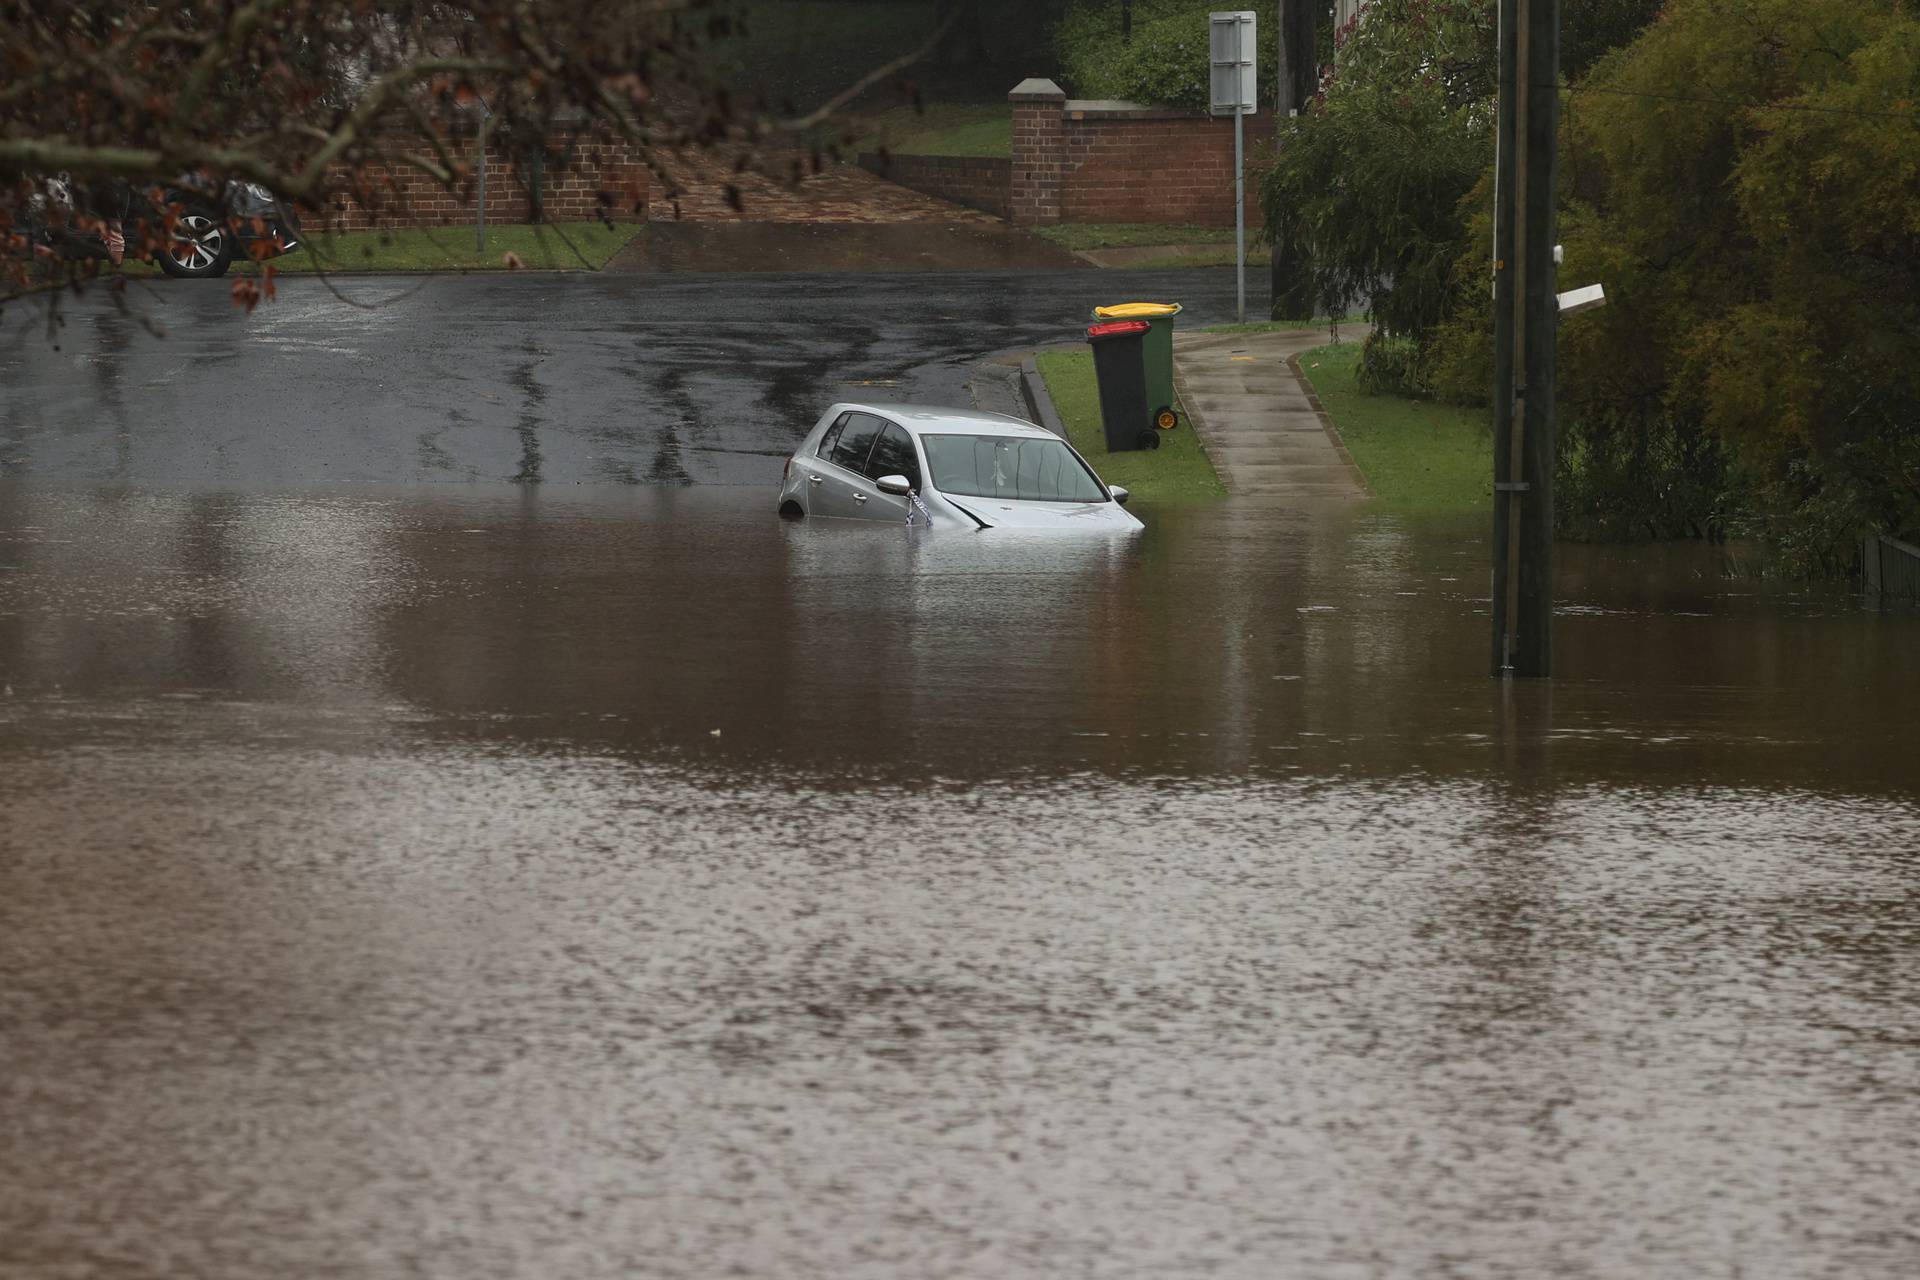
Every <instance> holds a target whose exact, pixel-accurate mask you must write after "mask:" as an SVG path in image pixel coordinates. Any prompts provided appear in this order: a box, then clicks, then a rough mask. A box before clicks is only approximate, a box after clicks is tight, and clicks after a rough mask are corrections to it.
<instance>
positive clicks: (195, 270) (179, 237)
mask: <svg viewBox="0 0 1920 1280" xmlns="http://www.w3.org/2000/svg"><path fill="white" fill-rule="evenodd" d="M159 258H160V269H161V270H162V271H164V272H166V273H167V274H168V275H170V276H175V277H178V278H181V279H207V278H211V277H213V276H223V275H225V274H227V268H228V266H230V265H232V263H233V236H232V235H231V234H230V233H229V232H228V231H227V228H226V227H225V226H223V225H221V223H220V221H219V220H218V219H217V218H215V217H214V216H213V215H212V214H211V213H209V212H207V210H205V209H189V210H187V211H186V212H185V213H183V214H181V215H180V219H179V221H177V222H175V223H174V224H173V236H172V238H171V239H170V240H169V241H168V243H167V245H166V247H165V248H163V249H162V250H161V251H160V255H159Z"/></svg>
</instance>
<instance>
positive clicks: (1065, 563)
mask: <svg viewBox="0 0 1920 1280" xmlns="http://www.w3.org/2000/svg"><path fill="white" fill-rule="evenodd" d="M0 484H5V482H0ZM1140 514H1141V515H1142V518H1143V519H1144V520H1146V522H1147V525H1148V528H1147V531H1146V533H1145V534H1144V535H1141V536H1139V537H1136V538H1121V539H1116V540H1106V539H1098V540H1092V541H1045V540H1033V539H1021V538H1017V537H1005V536H998V535H994V534H984V535H969V536H959V535H945V534H913V533H909V532H907V531H905V530H901V529H898V528H894V527H890V526H885V527H874V528H859V527H830V526H825V525H822V524H820V523H812V524H807V523H783V522H780V521H778V520H776V519H775V518H774V517H773V515H772V512H771V493H770V491H769V490H766V489H762V488H758V487H740V488H724V487H685V488H670V487H654V488H647V487H638V488H636V487H618V488H616V487H605V488H596V487H593V486H591V485H582V486H578V487H574V486H569V487H567V488H565V489H564V490H561V489H558V488H556V487H554V486H546V487H539V486H526V487H519V488H515V487H510V486H486V485H475V486H462V487H459V488H439V489H433V490H426V489H398V490H376V489H370V488H368V489H355V490H351V491H344V490H337V489H336V490H332V491H318V490H313V491H291V492H283V493H279V494H275V495H264V494H255V495H252V496H238V495H235V494H232V493H225V492H219V491H212V492H201V493H185V494H180V495H163V494H153V493H148V492H144V491H140V490H135V489H58V488H51V487H33V486H28V485H26V484H24V483H12V484H6V487H4V488H0V674H4V680H5V684H4V688H3V689H0V1063H3V1064H4V1070H0V1135H4V1149H5V1152H6V1158H5V1159H4V1160H0V1277H4V1278H5V1280H25V1278H27V1277H32V1278H33V1280H40V1278H42V1277H61V1278H64V1277H70V1276H88V1277H91V1276H115V1277H119V1276H126V1277H148V1276H153V1277H169V1278H170V1277H184V1276H194V1277H205V1278H216V1277H217V1278H222V1280H225V1278H232V1280H256V1278H257V1277H262V1276H301V1277H317V1276H340V1277H376V1276H377V1277H389V1276H392V1277H398V1276H426V1277H449V1278H455V1277H458V1278H460V1280H481V1278H490V1277H526V1276H553V1277H569V1278H588V1277H609V1278H611V1277H631V1276H650V1277H652V1276H658V1277H713V1276H729V1275H734V1276H754V1277H762V1276H764V1277H782V1278H787V1277H792V1278H813V1277H819V1278H822V1280H825V1278H827V1277H833V1278H836V1280H838V1278H844V1277H873V1278H875V1280H880V1278H886V1277H999V1276H1021V1277H1066V1276H1101V1277H1106V1276H1129V1277H1143V1278H1145V1277H1155V1278H1158V1277H1169V1278H1177V1277H1188V1276H1206V1277H1234V1278H1245V1280H1268V1278H1272V1277H1286V1278H1292V1277H1300V1278H1303V1280H1325V1278H1333V1280H1346V1278H1355V1280H1358V1278H1361V1277H1367V1278H1371V1277H1383V1278H1384V1277H1408V1276H1420V1277H1426V1276H1435V1277H1439V1276H1461V1277H1498V1278H1507V1277H1511V1278H1513V1280H1521V1278H1525V1277H1542V1276H1553V1277H1579V1278H1586V1277H1593V1278H1602V1277H1605V1278H1613V1277H1632V1278H1635V1280H1639V1278H1643V1277H1675V1278H1676V1280H1680V1278H1684V1280H1696V1278H1704V1277H1726V1278H1727V1280H1734V1278H1735V1277H1738V1278H1740V1280H1756V1278H1761V1277H1767V1278H1778V1280H1823V1278H1833V1280H1841V1278H1845V1280H1855V1278H1862V1277H1865V1278H1872V1280H1880V1278H1886V1280H1892V1278H1894V1277H1905V1276H1911V1275H1912V1274H1913V1273H1914V1270H1915V1265H1916V1262H1915V1260H1916V1258H1920V1227H1916V1224H1915V1219H1914V1215H1913V1188H1914V1187H1915V1185H1916V1184H1920V1014H1916V1012H1915V1011H1916V1009H1920V759H1917V758H1916V752H1915V750H1914V745H1913V744H1914V737H1915V734H1914V712H1915V709H1916V708H1920V666H1916V664H1915V662H1914V661H1913V655H1914V653H1915V651H1916V645H1917V644H1920V619H1916V618H1914V617H1912V616H1907V617H1878V616H1875V615H1872V614H1868V613H1865V612H1863V611H1862V610H1861V609H1860V608H1859V606H1858V603H1857V601H1856V600H1855V599H1853V598H1852V597H1849V596H1848V595H1846V594H1845V593H1844V592H1840V591H1834V590H1830V589H1827V588H1802V587H1783V586H1780V585H1777V584H1773V583H1769V582H1763V581H1758V580H1749V579H1743V578H1737V577H1727V576H1726V575H1725V574H1724V573H1723V572H1722V564H1721V561H1720V558H1719V556H1718V555H1717V554H1716V553H1715V552H1713V551H1712V550H1710V549H1708V548H1703V547H1684V548H1651V549H1647V548H1640V549H1621V548H1582V547H1567V548H1563V559H1562V573H1563V576H1562V588H1561V598H1562V601H1563V608H1562V612H1561V614H1560V616H1559V621H1558V630H1557V633H1556V651H1557V652H1556V658H1557V664H1558V668H1559V671H1560V676H1559V678H1557V679H1556V680H1555V681H1554V682H1553V683H1552V684H1551V686H1548V685H1544V684H1539V685H1534V684H1524V685H1521V686H1517V687H1512V688H1509V689H1503V687H1502V686H1501V685H1500V684H1499V683H1496V682H1493V681H1490V680H1488V679H1487V678H1486V676H1485V675H1484V674H1483V671H1484V666H1485V661H1486V658H1485V654H1486V648H1487V630H1488V623H1487V614H1486V605H1485V600H1484V597H1485V594H1486V590H1487V571H1486V550H1485V541H1486V539H1485V530H1484V529H1483V528H1482V527H1481V522H1479V521H1474V522H1471V523H1469V524H1465V525H1462V524H1458V523H1449V522H1439V523H1431V524H1427V523H1410V522H1408V521H1405V520H1401V519H1397V518H1395V517H1392V516H1388V515H1383V514H1380V513H1378V512H1376V511H1372V510H1370V509H1365V508H1362V509H1359V510H1346V511H1338V512H1332V513H1319V514H1316V513H1311V512H1304V513H1303V512H1292V511H1285V510H1276V509H1273V508H1270V507H1263V506H1260V505H1257V504H1248V503H1239V502H1228V503H1224V504H1221V505H1218V506H1213V507H1207V508H1200V509H1171V510H1159V511H1156V510H1153V509H1152V508H1145V509H1142V510H1141V512H1140Z"/></svg>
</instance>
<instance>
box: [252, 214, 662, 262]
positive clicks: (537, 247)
mask: <svg viewBox="0 0 1920 1280" xmlns="http://www.w3.org/2000/svg"><path fill="white" fill-rule="evenodd" d="M638 230H640V225H639V224H638V223H632V222H625V223H620V222H617V223H615V224H614V225H613V226H612V227H605V226H602V225H601V224H600V223H598V222H569V223H564V224H560V225H550V224H527V223H518V224H513V223H508V224H500V225H490V226H488V227H487V247H486V248H485V249H484V250H481V249H476V248H475V247H474V240H473V225H472V224H471V223H467V224H464V225H455V226H448V227H407V228H401V229H396V230H390V231H340V232H335V233H334V234H333V235H330V236H328V235H316V236H313V237H311V238H309V239H307V240H305V241H302V242H301V247H300V248H298V249H295V250H294V251H293V252H292V253H289V254H287V255H286V256H285V257H283V258H277V259H275V260H274V266H276V267H278V268H279V269H280V270H281V271H283V272H285V273H287V274H288V275H293V274H297V273H304V272H313V271H317V270H319V269H321V268H322V267H324V268H325V269H326V270H328V271H501V270H506V269H507V267H506V255H507V254H509V253H511V254H513V255H514V256H516V257H517V258H519V259H520V264H521V266H523V267H526V268H528V269H530V270H553V269H560V270H571V271H598V270H599V269H600V268H601V267H603V266H605V265H606V264H607V259H609V258H611V257H612V256H613V255H614V254H615V253H616V252H618V251H619V249H620V247H621V246H622V245H624V244H626V242H627V241H628V240H631V239H632V238H633V235H634V233H635V232H636V231H638Z"/></svg>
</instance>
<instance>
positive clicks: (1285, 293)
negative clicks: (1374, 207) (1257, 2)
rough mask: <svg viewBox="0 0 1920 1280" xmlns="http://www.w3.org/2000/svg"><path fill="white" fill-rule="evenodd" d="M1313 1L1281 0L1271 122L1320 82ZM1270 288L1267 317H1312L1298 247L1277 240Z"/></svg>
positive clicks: (1299, 105) (1301, 105) (1294, 109)
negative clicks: (1276, 78)
mask: <svg viewBox="0 0 1920 1280" xmlns="http://www.w3.org/2000/svg"><path fill="white" fill-rule="evenodd" d="M1319 8H1320V5H1319V4H1318V3H1317V0H1280V21H1279V23H1278V24H1276V25H1278V26H1279V28H1280V48H1279V54H1280V66H1279V76H1278V80H1279V92H1278V93H1277V94H1276V95H1275V98H1276V106H1277V108H1278V110H1277V114H1276V117H1275V119H1276V123H1280V124H1282V125H1284V122H1285V121H1286V119H1287V117H1289V116H1293V115H1298V114H1299V113H1301V112H1303V111H1305V110H1306V109H1307V104H1308V103H1309V102H1311V101H1313V95H1314V93H1315V91H1316V90H1317V89H1318V88H1319V85H1320V66H1319V61H1318V52H1317V50H1316V49H1315V48H1314V27H1315V25H1316V24H1315V18H1316V17H1317V16H1318V10H1319ZM1269 271H1270V273H1271V281H1272V285H1273V287H1272V290H1271V292H1270V293H1269V294H1268V296H1269V297H1270V298H1271V299H1272V318H1273V319H1275V320H1311V319H1313V304H1314V301H1315V299H1314V296H1313V290H1312V289H1310V288H1309V287H1308V286H1307V279H1306V277H1307V259H1306V255H1305V254H1304V253H1302V252H1301V251H1300V249H1299V248H1298V247H1297V246H1282V245H1281V244H1279V243H1278V241H1277V240H1276V242H1275V244H1274V246H1273V258H1272V260H1271V265H1270V266H1269Z"/></svg>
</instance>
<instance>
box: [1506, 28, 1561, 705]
mask: <svg viewBox="0 0 1920 1280" xmlns="http://www.w3.org/2000/svg"><path fill="white" fill-rule="evenodd" d="M1559 124H1560V0H1500V113H1499V125H1498V135H1499V152H1498V158H1497V159H1496V161H1495V165H1494V182H1495V210H1494V242H1493V342H1494V357H1493V380H1494V385H1493V652H1492V669H1493V674H1494V675H1496V676H1548V675H1551V674H1553V470H1554V454H1555V450H1556V448H1557V440H1556V434H1557V433H1556V429H1555V424H1554V381H1555V372H1556V367H1555V351H1554V347H1555V337H1556V331H1557V328H1558V324H1559V315H1560V310H1561V307H1562V305H1563V301H1562V299H1560V298H1559V297H1558V295H1557V294H1556V293H1555V290H1554V278H1555V276H1554V267H1555V261H1554V259H1555V252H1554V217H1555V210H1554V181H1555V178H1556V176H1557V174H1556V170H1557V168H1558V164H1559V160H1558V156H1557V155H1556V147H1555V141H1556V137H1557V133H1558V129H1559ZM1570 298H1571V295H1570Z"/></svg>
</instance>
